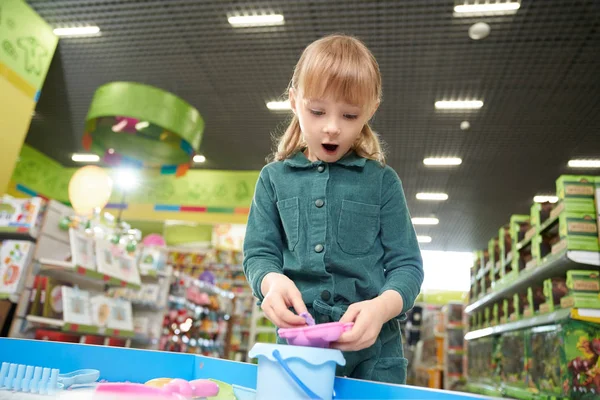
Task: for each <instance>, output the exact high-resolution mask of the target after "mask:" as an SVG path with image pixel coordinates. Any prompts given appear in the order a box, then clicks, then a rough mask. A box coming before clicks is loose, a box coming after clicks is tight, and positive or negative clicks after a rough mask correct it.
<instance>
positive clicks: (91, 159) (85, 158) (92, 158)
mask: <svg viewBox="0 0 600 400" xmlns="http://www.w3.org/2000/svg"><path fill="white" fill-rule="evenodd" d="M71 160H73V161H75V162H82V163H83V162H88V163H95V162H98V161H100V156H98V155H96V154H83V153H75V154H73V155H72V156H71Z"/></svg>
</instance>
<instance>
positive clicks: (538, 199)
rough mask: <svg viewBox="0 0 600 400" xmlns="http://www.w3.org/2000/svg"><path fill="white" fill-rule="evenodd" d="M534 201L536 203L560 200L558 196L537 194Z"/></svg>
mask: <svg viewBox="0 0 600 400" xmlns="http://www.w3.org/2000/svg"><path fill="white" fill-rule="evenodd" d="M533 201H534V202H536V203H556V202H558V197H557V196H549V195H537V196H535V197H534V198H533Z"/></svg>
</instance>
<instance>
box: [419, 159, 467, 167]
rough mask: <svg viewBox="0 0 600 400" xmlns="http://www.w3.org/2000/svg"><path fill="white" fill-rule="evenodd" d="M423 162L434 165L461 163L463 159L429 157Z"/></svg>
mask: <svg viewBox="0 0 600 400" xmlns="http://www.w3.org/2000/svg"><path fill="white" fill-rule="evenodd" d="M423 164H425V165H433V166H448V165H460V164H462V160H461V159H460V158H458V157H429V158H426V159H424V160H423Z"/></svg>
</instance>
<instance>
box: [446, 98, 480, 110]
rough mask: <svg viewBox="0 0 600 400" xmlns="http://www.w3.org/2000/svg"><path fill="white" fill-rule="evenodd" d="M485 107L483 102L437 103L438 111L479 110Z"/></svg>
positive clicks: (452, 101)
mask: <svg viewBox="0 0 600 400" xmlns="http://www.w3.org/2000/svg"><path fill="white" fill-rule="evenodd" d="M481 107H483V101H481V100H457V101H454V100H440V101H436V102H435V108H437V109H438V110H479V109H480V108H481Z"/></svg>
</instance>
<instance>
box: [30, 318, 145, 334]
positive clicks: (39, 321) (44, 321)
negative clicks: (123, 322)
mask: <svg viewBox="0 0 600 400" xmlns="http://www.w3.org/2000/svg"><path fill="white" fill-rule="evenodd" d="M25 319H26V320H27V322H29V323H31V324H33V325H36V326H43V327H50V328H60V330H61V331H63V332H69V333H77V334H82V335H96V336H106V337H114V338H121V339H130V338H133V337H134V336H135V333H134V332H133V331H125V330H120V329H111V328H103V327H99V326H93V325H80V324H72V323H69V322H65V321H63V320H60V319H55V318H45V317H38V316H36V315H28V316H27V317H26V318H25Z"/></svg>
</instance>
